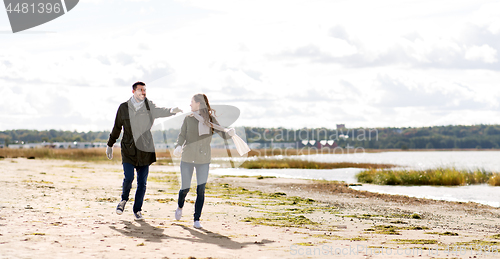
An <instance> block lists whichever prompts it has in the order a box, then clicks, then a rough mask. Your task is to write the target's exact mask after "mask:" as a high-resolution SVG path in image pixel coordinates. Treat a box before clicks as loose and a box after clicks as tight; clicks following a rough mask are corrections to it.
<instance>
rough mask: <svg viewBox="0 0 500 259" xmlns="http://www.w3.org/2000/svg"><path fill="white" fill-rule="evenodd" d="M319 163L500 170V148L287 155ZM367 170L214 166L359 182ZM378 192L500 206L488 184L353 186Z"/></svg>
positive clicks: (498, 190)
mask: <svg viewBox="0 0 500 259" xmlns="http://www.w3.org/2000/svg"><path fill="white" fill-rule="evenodd" d="M281 158H295V159H303V160H309V161H316V162H356V163H384V164H395V165H397V166H398V167H402V168H415V169H431V168H438V167H455V168H457V169H469V170H475V169H484V170H486V171H493V172H500V151H421V152H383V153H364V154H363V153H359V154H349V155H347V154H346V155H338V154H336V155H333V154H324V155H307V156H287V157H281ZM362 170H363V169H357V168H345V169H329V170H312V169H215V168H214V169H211V170H210V172H211V173H212V174H218V175H248V176H257V175H262V176H276V177H284V178H300V179H324V180H337V181H344V182H346V183H356V179H355V177H354V176H355V175H356V173H358V172H360V171H362ZM352 188H354V189H357V190H366V191H371V192H377V193H387V194H400V195H407V196H411V197H417V198H429V199H436V200H447V201H461V202H469V201H471V202H477V203H481V204H486V205H490V206H495V207H500V187H493V186H488V185H473V186H457V187H434V186H379V185H370V184H364V185H363V186H355V187H352Z"/></svg>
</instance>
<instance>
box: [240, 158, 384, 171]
mask: <svg viewBox="0 0 500 259" xmlns="http://www.w3.org/2000/svg"><path fill="white" fill-rule="evenodd" d="M240 167H242V168H247V169H287V168H299V169H336V168H391V167H394V165H389V164H370V163H348V162H338V163H321V162H314V161H306V160H296V159H257V160H248V161H245V162H244V163H243V164H242V165H241V166H240Z"/></svg>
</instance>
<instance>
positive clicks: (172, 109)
mask: <svg viewBox="0 0 500 259" xmlns="http://www.w3.org/2000/svg"><path fill="white" fill-rule="evenodd" d="M170 112H171V113H179V112H182V110H181V109H179V107H175V108H171V109H170Z"/></svg>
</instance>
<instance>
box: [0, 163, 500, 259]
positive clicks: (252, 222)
mask: <svg viewBox="0 0 500 259" xmlns="http://www.w3.org/2000/svg"><path fill="white" fill-rule="evenodd" d="M0 173H1V175H2V177H1V179H0V182H1V186H2V187H3V188H2V191H3V195H1V196H0V206H1V207H0V258H88V257H95V258H332V257H333V258H412V257H415V258H499V257H500V251H498V250H499V249H498V247H500V236H499V233H500V231H499V230H500V209H499V208H494V207H489V206H485V205H479V204H475V203H456V202H445V201H434V200H426V199H417V198H409V197H405V196H395V195H382V194H373V193H369V192H362V191H356V190H353V189H351V188H349V187H348V186H347V185H346V184H343V183H336V182H326V181H311V180H297V179H284V178H263V179H259V178H256V177H247V178H245V177H218V176H210V178H209V185H207V193H206V200H205V206H204V209H203V213H202V218H201V220H202V223H203V225H204V228H203V229H195V228H193V227H192V217H193V216H192V214H193V211H194V204H193V203H194V200H195V197H196V196H195V191H194V190H195V188H194V189H193V188H192V189H191V192H190V193H189V194H188V197H187V198H188V200H187V201H188V202H187V203H186V205H185V209H184V216H183V218H182V220H180V221H176V220H175V219H174V217H173V216H174V211H175V209H176V207H177V203H176V201H177V191H178V188H179V182H178V177H179V169H178V168H177V167H173V166H155V165H153V166H152V167H151V168H150V174H149V179H148V187H147V192H146V196H145V199H146V200H145V202H144V206H143V215H144V217H145V221H143V222H137V221H135V220H134V217H133V213H132V211H131V210H132V202H129V203H128V204H127V207H126V209H125V212H124V213H123V214H122V215H117V214H116V213H115V208H116V205H117V203H118V202H119V197H120V194H121V183H122V179H123V171H122V168H121V164H119V163H114V164H111V163H89V162H74V161H64V160H40V159H26V158H13V159H11V158H5V159H0ZM193 184H195V181H193ZM133 193H135V184H134V188H133V189H132V193H131V194H133ZM132 197H133V196H132Z"/></svg>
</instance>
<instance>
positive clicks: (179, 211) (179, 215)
mask: <svg viewBox="0 0 500 259" xmlns="http://www.w3.org/2000/svg"><path fill="white" fill-rule="evenodd" d="M181 218H182V209H181V208H179V207H177V209H176V210H175V219H176V220H181Z"/></svg>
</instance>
